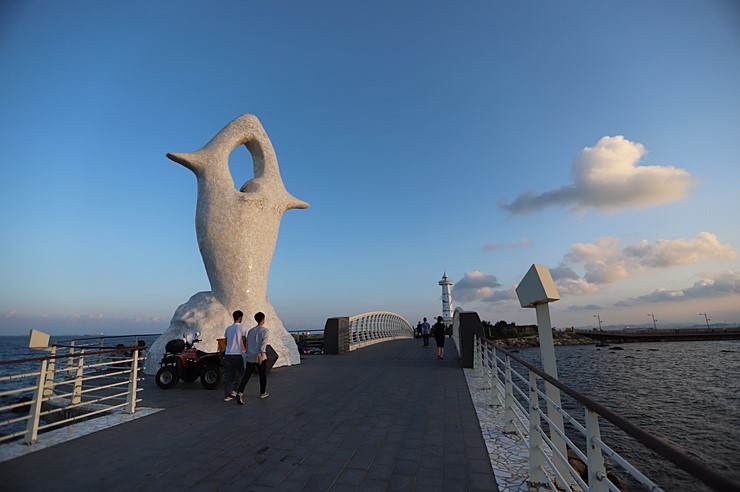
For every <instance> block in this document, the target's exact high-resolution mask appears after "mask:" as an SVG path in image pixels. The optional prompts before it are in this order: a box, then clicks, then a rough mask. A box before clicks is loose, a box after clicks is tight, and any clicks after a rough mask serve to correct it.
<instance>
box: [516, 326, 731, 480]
mask: <svg viewBox="0 0 740 492" xmlns="http://www.w3.org/2000/svg"><path fill="white" fill-rule="evenodd" d="M617 346H618V347H621V348H622V349H623V350H610V349H613V348H614V347H617ZM517 355H519V356H520V357H521V358H522V359H524V360H527V361H528V362H530V363H533V364H534V365H536V366H537V367H542V365H541V364H540V351H539V348H532V349H521V350H520V351H519V353H518V354H517ZM555 355H556V359H557V365H558V378H559V379H560V380H561V381H562V382H564V383H565V384H567V385H569V386H571V387H573V388H575V389H576V390H578V391H579V392H580V393H582V394H584V395H586V396H588V397H590V398H591V399H593V400H595V401H597V402H600V403H602V404H604V405H605V406H607V407H609V408H610V409H612V410H614V411H615V412H616V413H618V414H619V415H621V416H623V417H625V418H627V419H628V420H630V421H631V422H632V423H634V424H636V425H638V426H640V427H642V428H643V429H644V430H646V431H648V432H650V433H651V434H653V435H656V436H658V437H660V438H662V439H664V440H665V441H668V442H669V443H670V444H672V445H674V446H676V447H678V448H680V449H681V450H683V451H684V452H686V453H687V454H689V455H691V456H693V457H695V458H698V459H699V460H701V461H703V462H704V463H705V464H707V465H708V466H710V467H711V468H712V469H714V470H716V471H718V472H722V474H724V475H726V476H729V477H731V478H733V479H734V480H736V481H738V482H740V341H737V340H733V341H711V342H663V343H626V344H620V345H612V346H610V347H601V348H597V347H595V346H593V345H580V346H561V347H555ZM524 374H526V373H524ZM562 398H563V407H564V408H565V409H566V410H568V411H569V413H571V415H573V416H574V417H576V418H577V420H579V421H581V422H583V418H582V416H583V407H582V406H581V405H580V404H579V405H578V406H576V405H575V404H574V402H573V400H572V399H571V398H570V397H568V396H567V395H563V396H562ZM601 433H602V439H603V440H604V441H605V442H606V443H607V444H608V445H610V446H611V447H612V448H613V449H615V450H616V451H617V452H618V453H619V454H620V455H622V456H623V457H625V458H627V460H628V461H630V462H631V463H633V464H634V465H636V466H637V468H638V469H639V470H640V471H641V472H643V473H644V474H645V475H646V476H648V477H649V478H650V479H651V480H653V481H655V482H656V483H657V484H658V485H659V486H661V487H662V488H663V489H664V490H666V491H674V490H677V491H684V490H687V491H688V490H691V491H694V490H711V489H709V488H708V487H705V486H703V485H701V484H700V482H697V481H696V480H695V479H693V478H692V477H690V476H689V475H688V474H686V473H684V472H683V471H681V470H677V469H676V468H675V467H674V466H673V465H671V464H670V463H669V462H666V461H665V460H664V459H663V458H662V457H660V456H658V455H656V454H654V453H653V452H652V451H649V450H646V449H645V448H644V447H643V446H642V445H641V444H639V443H637V442H636V441H634V440H633V439H632V438H630V437H628V436H626V435H625V434H624V433H623V432H622V431H621V430H618V429H616V428H614V427H613V426H611V424H608V423H606V424H603V425H602V427H601ZM621 475H624V474H621ZM631 485H634V484H631ZM638 487H639V485H638ZM636 489H637V490H639V488H636Z"/></svg>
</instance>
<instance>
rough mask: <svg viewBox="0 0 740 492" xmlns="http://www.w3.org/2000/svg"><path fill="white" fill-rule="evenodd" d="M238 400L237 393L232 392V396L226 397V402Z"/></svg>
mask: <svg viewBox="0 0 740 492" xmlns="http://www.w3.org/2000/svg"><path fill="white" fill-rule="evenodd" d="M234 398H236V392H234V391H232V392H231V394H228V395H226V397H225V398H224V401H231V400H233V399H234Z"/></svg>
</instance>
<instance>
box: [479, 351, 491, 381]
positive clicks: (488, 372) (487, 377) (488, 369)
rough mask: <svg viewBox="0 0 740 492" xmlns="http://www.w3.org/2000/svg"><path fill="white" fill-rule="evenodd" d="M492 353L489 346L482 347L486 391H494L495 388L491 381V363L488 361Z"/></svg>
mask: <svg viewBox="0 0 740 492" xmlns="http://www.w3.org/2000/svg"><path fill="white" fill-rule="evenodd" d="M490 352H491V349H489V348H488V347H487V346H483V347H481V356H482V357H485V359H482V358H481V362H480V365H481V373H483V377H485V383H484V385H483V388H484V389H485V390H486V391H493V390H494V387H493V385H492V380H491V363H490V360H489V359H488V356H489V353H490Z"/></svg>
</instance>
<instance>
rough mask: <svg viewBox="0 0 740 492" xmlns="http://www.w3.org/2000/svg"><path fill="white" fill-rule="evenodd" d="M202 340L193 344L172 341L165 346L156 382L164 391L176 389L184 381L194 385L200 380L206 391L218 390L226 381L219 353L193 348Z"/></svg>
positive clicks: (177, 340)
mask: <svg viewBox="0 0 740 492" xmlns="http://www.w3.org/2000/svg"><path fill="white" fill-rule="evenodd" d="M201 341H202V340H200V339H198V338H194V339H193V341H192V342H188V341H185V340H183V339H180V338H176V339H175V340H170V341H169V342H167V345H165V347H164V349H165V354H164V357H162V360H161V361H160V363H159V365H160V366H162V367H161V368H160V369H159V371H157V375H156V376H155V380H156V382H157V386H159V387H160V388H162V389H170V388H174V387H175V386H176V385H177V383H178V382H179V381H180V379H182V380H183V381H185V382H188V383H192V382H193V381H195V380H196V379H198V378H200V382H201V384H202V385H203V387H204V388H206V389H215V388H218V387H219V386H220V385H221V383H222V382H223V379H224V364H223V358H222V356H221V354H219V353H218V352H211V353H207V352H203V351H202V350H197V349H195V348H193V345H194V344H195V343H197V342H201Z"/></svg>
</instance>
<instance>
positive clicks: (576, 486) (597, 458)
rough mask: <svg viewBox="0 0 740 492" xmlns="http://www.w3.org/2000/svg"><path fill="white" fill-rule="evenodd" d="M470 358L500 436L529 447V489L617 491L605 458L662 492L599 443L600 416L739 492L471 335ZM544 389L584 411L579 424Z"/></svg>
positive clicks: (712, 482)
mask: <svg viewBox="0 0 740 492" xmlns="http://www.w3.org/2000/svg"><path fill="white" fill-rule="evenodd" d="M473 357H474V359H473V368H474V369H475V371H476V373H477V374H478V375H479V376H481V377H483V378H484V380H485V381H487V384H486V388H487V389H488V391H489V392H490V393H489V397H490V403H491V405H494V406H500V407H503V409H504V423H503V424H504V432H505V433H512V434H517V435H519V436H520V437H521V438H522V439H523V440H524V441H526V442H527V443H528V448H529V481H530V482H531V483H532V484H538V485H544V486H547V487H549V488H550V489H551V490H558V489H559V490H588V491H607V490H609V491H613V492H617V491H619V488H618V487H617V485H615V484H614V483H613V482H612V479H611V477H612V475H611V474H608V473H607V470H606V466H605V456H607V457H608V458H610V459H611V462H612V463H615V464H617V465H618V466H619V467H620V468H621V469H623V470H624V471H626V472H627V473H628V474H629V475H631V476H632V477H633V478H634V479H635V480H637V481H638V482H639V483H641V484H643V485H644V486H645V487H647V488H648V490H651V491H659V490H662V489H661V488H660V487H659V486H658V485H656V484H655V483H654V482H653V481H652V480H650V479H649V478H648V477H646V476H645V475H643V474H642V473H641V472H640V471H639V470H637V469H636V468H635V467H634V466H633V465H632V464H630V463H629V462H628V461H627V460H626V459H624V458H623V457H622V456H620V455H619V454H618V453H617V452H616V451H614V450H613V449H612V448H611V447H609V446H608V445H607V444H606V443H605V442H604V441H603V440H602V438H601V433H600V430H599V417H601V418H603V419H605V420H607V421H608V422H610V423H611V424H613V425H614V426H616V427H617V428H618V429H620V430H621V431H623V432H624V433H626V434H627V435H629V436H631V437H632V438H634V439H635V440H637V441H638V442H639V443H640V444H642V445H643V446H645V447H647V448H649V449H651V450H653V451H654V452H656V453H657V454H658V455H660V456H661V457H663V458H665V459H666V460H668V461H670V462H671V463H673V464H674V465H675V466H677V467H678V468H680V469H682V470H684V471H686V472H687V473H689V474H691V475H692V476H693V477H694V478H696V479H698V480H700V481H701V482H703V483H705V484H706V485H708V486H710V487H712V488H713V489H715V490H718V491H738V490H740V484H738V483H736V482H734V481H732V480H731V479H729V478H727V477H725V476H723V475H721V474H720V473H718V472H716V471H714V470H712V469H711V468H709V467H707V466H706V465H705V464H703V463H702V462H700V461H698V460H696V459H695V458H693V457H691V456H689V455H687V454H686V453H684V452H683V451H681V450H679V449H677V448H675V447H673V446H671V445H670V444H668V443H666V442H665V441H663V440H662V439H660V438H658V437H656V436H653V435H651V434H650V433H648V432H646V431H645V430H643V429H641V428H640V427H638V426H636V425H634V424H633V423H631V422H629V421H628V420H627V419H625V418H624V417H621V416H619V415H617V414H616V413H614V412H613V411H611V410H609V409H608V408H606V407H605V406H603V405H601V404H599V403H597V402H595V401H593V400H591V399H590V398H588V397H586V396H584V395H582V394H581V393H579V392H578V391H576V390H574V389H573V388H571V387H569V386H567V385H565V384H563V383H562V382H560V381H559V380H557V379H555V378H553V377H551V376H549V375H548V374H546V373H545V372H544V371H543V370H541V369H539V368H537V367H535V366H533V365H531V364H529V363H528V362H526V361H525V360H523V359H521V358H519V357H517V356H516V355H515V354H513V353H511V352H509V351H508V350H505V349H502V348H497V347H496V346H495V345H494V344H493V343H491V342H490V341H487V340H484V339H482V338H480V337H479V336H477V335H476V336H474V354H473ZM512 360H513V361H516V362H518V363H519V364H521V365H522V366H524V367H525V368H526V369H527V370H528V371H529V374H528V375H523V374H520V373H519V372H518V371H516V370H515V369H514V368H513V367H512ZM546 384H550V385H552V386H554V387H556V388H557V389H558V390H560V391H562V392H563V393H566V394H567V395H569V396H570V397H572V398H573V400H575V401H576V402H578V403H579V404H580V405H582V406H583V407H584V409H585V414H584V420H583V422H584V423H583V424H582V423H581V422H579V421H578V420H577V419H576V418H574V417H572V416H571V415H570V414H569V413H568V412H566V411H565V410H564V409H563V408H562V407H561V406H560V405H559V404H556V402H555V401H553V400H552V399H551V398H549V397H548V395H547V394H546V391H544V386H545V385H546ZM541 402H544V403H545V406H547V407H549V408H555V409H556V410H557V412H558V414H559V415H561V416H562V417H563V419H565V421H566V422H567V423H569V424H571V425H572V427H573V429H575V432H577V433H578V434H580V436H578V437H575V438H574V437H573V436H568V435H566V433H565V432H564V430H563V426H562V424H560V425H558V424H557V423H556V422H555V421H553V419H552V418H551V417H552V414H549V415H548V413H547V412H545V411H543V410H542V405H541ZM542 421H544V422H545V423H546V426H545V425H543V422H542ZM544 427H547V428H548V429H549V436H548V433H547V432H545V430H543V428H544ZM556 440H562V442H564V443H566V448H567V449H563V446H560V445H558V444H557V443H556V442H554V441H556ZM574 440H578V441H582V442H585V444H586V445H585V451H582V450H581V449H580V448H579V447H578V446H577V445H576V444H575V443H574V442H573V441H574ZM568 450H570V451H571V452H572V453H573V454H575V456H577V457H578V459H579V460H580V461H581V462H583V463H584V464H585V465H586V470H587V472H586V473H584V475H585V476H582V475H581V474H580V473H579V472H578V471H576V470H575V469H574V468H573V466H571V463H570V461H569V459H568Z"/></svg>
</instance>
